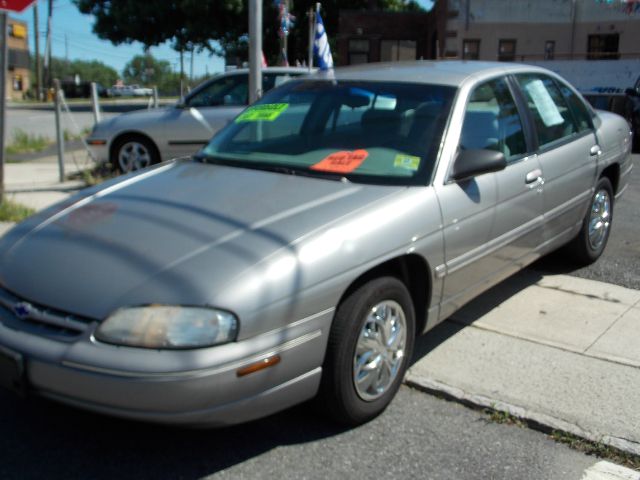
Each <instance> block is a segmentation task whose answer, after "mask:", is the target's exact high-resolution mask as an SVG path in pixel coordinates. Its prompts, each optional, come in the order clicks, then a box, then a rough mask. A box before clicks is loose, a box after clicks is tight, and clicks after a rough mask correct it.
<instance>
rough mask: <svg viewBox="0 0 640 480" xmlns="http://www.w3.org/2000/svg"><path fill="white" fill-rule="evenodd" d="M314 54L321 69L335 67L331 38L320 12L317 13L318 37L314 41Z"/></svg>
mask: <svg viewBox="0 0 640 480" xmlns="http://www.w3.org/2000/svg"><path fill="white" fill-rule="evenodd" d="M313 54H314V55H315V57H316V59H317V61H318V67H320V70H329V69H330V68H333V57H332V56H331V49H330V48H329V39H328V38H327V32H326V31H325V29H324V23H322V17H321V16H320V12H317V13H316V38H315V41H314V42H313Z"/></svg>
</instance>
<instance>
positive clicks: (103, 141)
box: [87, 140, 107, 145]
mask: <svg viewBox="0 0 640 480" xmlns="http://www.w3.org/2000/svg"><path fill="white" fill-rule="evenodd" d="M87 143H88V144H89V145H106V144H107V141H106V140H88V141H87Z"/></svg>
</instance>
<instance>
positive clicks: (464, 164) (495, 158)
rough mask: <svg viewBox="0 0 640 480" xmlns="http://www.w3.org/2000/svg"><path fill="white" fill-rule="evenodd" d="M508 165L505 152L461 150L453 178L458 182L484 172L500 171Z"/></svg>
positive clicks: (452, 173) (452, 174) (454, 167)
mask: <svg viewBox="0 0 640 480" xmlns="http://www.w3.org/2000/svg"><path fill="white" fill-rule="evenodd" d="M506 167H507V159H506V158H505V156H504V153H502V152H497V151H495V150H485V149H482V150H460V152H459V153H458V156H457V157H456V160H455V162H454V163H453V171H452V172H451V178H452V179H453V180H455V181H456V182H459V181H462V180H467V179H469V178H472V177H477V176H478V175H482V174H484V173H491V172H498V171H500V170H504V169H505V168H506Z"/></svg>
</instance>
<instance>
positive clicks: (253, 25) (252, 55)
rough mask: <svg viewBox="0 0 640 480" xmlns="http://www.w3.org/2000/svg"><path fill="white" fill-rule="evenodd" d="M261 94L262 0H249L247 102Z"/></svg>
mask: <svg viewBox="0 0 640 480" xmlns="http://www.w3.org/2000/svg"><path fill="white" fill-rule="evenodd" d="M261 96H262V0H249V103H253V102H255V101H256V100H258V99H259V98H260V97H261Z"/></svg>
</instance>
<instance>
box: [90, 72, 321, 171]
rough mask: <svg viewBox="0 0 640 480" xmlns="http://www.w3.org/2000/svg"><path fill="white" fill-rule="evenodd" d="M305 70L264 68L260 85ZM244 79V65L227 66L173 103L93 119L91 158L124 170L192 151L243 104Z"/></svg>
mask: <svg viewBox="0 0 640 480" xmlns="http://www.w3.org/2000/svg"><path fill="white" fill-rule="evenodd" d="M308 73H309V69H307V68H293V67H291V68H290V67H270V68H265V69H263V90H264V91H267V90H270V89H272V88H273V87H277V86H279V85H281V84H282V83H284V82H286V81H287V80H289V79H290V78H293V77H297V76H300V75H304V74H308ZM248 78H249V75H248V71H247V70H246V69H239V70H231V71H229V72H226V73H223V74H220V75H217V76H215V77H213V78H212V79H211V80H208V81H206V82H204V83H203V84H201V85H199V86H198V87H196V88H195V89H194V90H193V91H192V92H191V93H189V94H188V95H187V96H186V97H185V98H184V99H183V100H182V101H180V102H178V103H177V104H176V105H175V106H172V107H168V108H160V109H154V110H138V111H134V112H129V113H125V114H123V115H119V116H117V117H113V118H111V119H109V120H105V121H102V122H100V123H98V124H96V126H95V127H94V128H93V130H92V132H91V133H90V134H89V137H88V138H87V143H88V144H89V146H90V148H91V151H92V155H93V158H94V159H95V160H97V161H99V162H101V163H107V162H108V163H110V164H111V166H112V167H113V168H114V169H116V170H118V171H120V172H122V173H127V172H131V171H134V170H139V169H141V168H144V167H148V166H149V165H153V164H156V163H158V162H160V161H163V160H170V159H172V158H176V157H181V156H184V155H192V154H194V153H195V152H197V151H198V150H200V148H202V147H203V146H205V145H206V144H207V142H208V141H209V139H210V138H211V137H212V136H213V134H214V133H216V132H217V131H218V130H220V129H221V128H222V127H224V126H225V125H226V124H227V123H228V122H229V121H231V120H233V118H234V117H235V116H236V115H237V114H238V113H240V112H241V111H242V109H244V108H245V107H246V105H247V103H248V91H249V87H248ZM131 91H132V92H133V89H131Z"/></svg>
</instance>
